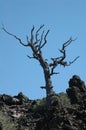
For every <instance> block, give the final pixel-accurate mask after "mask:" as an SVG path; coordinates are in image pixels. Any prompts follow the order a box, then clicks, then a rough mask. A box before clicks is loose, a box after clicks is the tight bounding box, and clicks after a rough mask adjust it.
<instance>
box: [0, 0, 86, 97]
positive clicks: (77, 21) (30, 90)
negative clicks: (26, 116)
mask: <svg viewBox="0 0 86 130" xmlns="http://www.w3.org/2000/svg"><path fill="white" fill-rule="evenodd" d="M2 24H4V25H5V27H6V29H7V30H8V31H9V32H12V33H13V34H15V35H17V36H18V37H20V38H21V39H22V40H23V41H25V42H26V35H28V36H30V31H31V28H32V26H33V25H35V27H36V28H38V27H39V26H40V25H41V24H45V27H44V28H45V30H47V29H50V33H49V35H48V37H47V40H48V42H47V45H46V46H45V47H44V49H43V56H44V57H45V58H50V57H54V56H55V57H57V56H58V54H59V51H58V49H60V47H61V45H62V43H63V42H65V41H66V40H68V39H69V38H70V37H71V36H72V37H73V38H76V37H77V40H76V41H74V42H73V43H72V44H71V45H70V46H68V48H67V54H68V57H67V60H68V61H70V60H73V59H74V58H75V57H76V56H80V58H79V59H78V60H77V61H76V62H75V63H74V64H72V65H71V66H69V67H66V68H63V67H57V69H56V70H57V72H60V74H59V75H55V76H53V78H52V81H53V86H54V90H55V91H56V92H57V93H59V92H65V91H66V89H67V88H68V81H69V79H70V78H71V77H72V76H73V75H74V74H76V75H79V76H80V77H81V79H82V80H84V81H86V71H85V66H86V59H85V52H86V0H0V94H3V93H6V94H11V95H17V94H18V93H19V92H21V91H22V92H23V93H24V94H25V95H27V96H28V97H29V98H32V99H34V98H42V97H44V96H45V90H41V89H40V86H42V85H44V84H45V81H44V77H43V71H42V68H41V67H40V65H39V63H38V62H37V61H35V60H30V59H28V57H27V56H26V55H29V54H30V55H31V50H30V49H29V48H24V47H23V46H21V45H20V44H19V43H18V41H17V40H16V39H14V38H13V37H11V36H9V35H7V34H6V33H5V32H3V31H2V29H1V27H2Z"/></svg>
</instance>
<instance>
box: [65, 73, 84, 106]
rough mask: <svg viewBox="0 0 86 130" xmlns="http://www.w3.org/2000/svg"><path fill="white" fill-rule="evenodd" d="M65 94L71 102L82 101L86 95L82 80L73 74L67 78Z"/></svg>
mask: <svg viewBox="0 0 86 130" xmlns="http://www.w3.org/2000/svg"><path fill="white" fill-rule="evenodd" d="M67 95H68V97H69V98H70V101H71V103H72V104H75V103H79V104H80V103H82V102H83V101H84V99H85V97H86V87H85V83H84V81H82V80H81V79H80V77H79V76H77V75H74V76H73V77H72V78H71V79H70V80H69V88H68V89H67Z"/></svg>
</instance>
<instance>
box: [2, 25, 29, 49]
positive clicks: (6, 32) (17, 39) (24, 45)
mask: <svg viewBox="0 0 86 130" xmlns="http://www.w3.org/2000/svg"><path fill="white" fill-rule="evenodd" d="M2 30H3V31H4V32H6V33H7V34H9V35H10V36H12V37H14V38H16V39H17V40H18V41H19V43H20V44H21V45H23V46H26V47H27V46H29V44H24V43H23V42H22V41H21V39H20V38H19V37H17V36H16V35H14V34H12V33H10V32H8V31H7V30H6V29H5V28H4V27H2Z"/></svg>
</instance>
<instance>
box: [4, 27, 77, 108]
mask: <svg viewBox="0 0 86 130" xmlns="http://www.w3.org/2000/svg"><path fill="white" fill-rule="evenodd" d="M43 27H44V25H42V26H40V27H39V28H38V30H36V31H35V27H34V26H33V27H32V29H31V38H30V39H29V38H28V36H27V44H25V43H23V42H22V40H21V39H20V38H19V37H17V36H16V35H14V34H12V33H10V32H8V31H7V30H6V29H5V27H4V26H3V28H2V29H3V30H4V32H6V33H7V34H9V35H11V36H13V37H14V38H15V39H17V40H18V41H19V43H20V44H21V45H22V46H24V47H30V48H31V49H32V53H33V55H32V56H29V55H28V58H30V59H33V58H34V59H36V60H37V61H39V63H40V65H41V67H42V69H43V73H44V79H45V86H41V88H42V89H45V90H46V105H47V107H50V106H51V97H52V96H53V85H52V80H51V76H53V75H55V74H58V73H57V72H55V68H56V67H57V66H58V65H62V66H64V67H66V66H70V65H71V64H72V63H74V62H75V61H76V60H77V59H78V58H79V56H77V57H76V58H75V59H74V60H73V61H70V62H67V61H65V58H66V48H67V46H69V45H70V44H71V43H72V41H74V40H73V39H72V38H70V39H69V40H68V41H66V42H65V43H63V44H62V48H61V49H60V50H59V51H60V53H61V56H60V57H55V58H53V57H52V58H51V63H48V60H46V59H45V58H44V57H43V55H42V48H43V47H44V46H45V45H46V44H47V39H46V38H47V35H48V33H49V30H48V31H47V32H45V31H44V30H43ZM39 33H40V34H41V35H40V36H39Z"/></svg>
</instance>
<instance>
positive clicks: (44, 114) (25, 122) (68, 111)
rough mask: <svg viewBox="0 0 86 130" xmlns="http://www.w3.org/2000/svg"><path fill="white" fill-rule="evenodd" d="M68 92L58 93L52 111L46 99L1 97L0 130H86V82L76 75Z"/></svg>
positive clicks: (4, 95)
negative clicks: (47, 106)
mask: <svg viewBox="0 0 86 130" xmlns="http://www.w3.org/2000/svg"><path fill="white" fill-rule="evenodd" d="M66 92H67V93H66V94H65V93H61V94H55V96H54V97H53V99H52V106H51V107H50V108H49V109H46V99H45V98H43V99H40V100H30V99H29V98H28V97H26V96H25V95H24V94H23V93H22V92H20V93H19V94H18V95H17V96H9V95H6V94H2V95H0V130H86V86H85V83H84V82H83V81H82V80H81V79H80V77H79V76H76V75H74V76H73V77H72V78H71V79H70V80H69V88H68V89H67V90H66Z"/></svg>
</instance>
